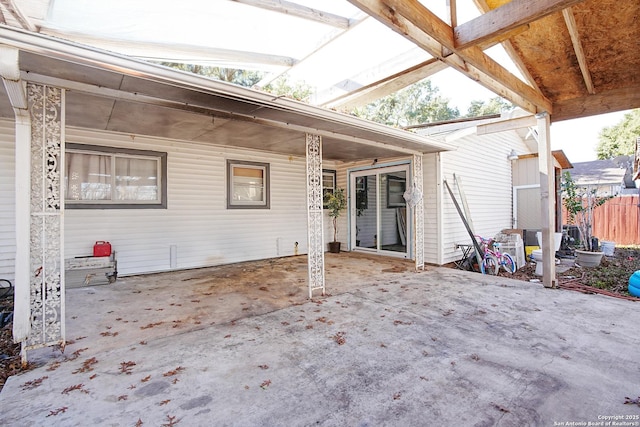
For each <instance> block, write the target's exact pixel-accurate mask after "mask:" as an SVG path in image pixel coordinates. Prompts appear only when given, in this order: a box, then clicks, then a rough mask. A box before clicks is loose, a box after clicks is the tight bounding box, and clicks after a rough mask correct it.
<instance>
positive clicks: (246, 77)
mask: <svg viewBox="0 0 640 427" xmlns="http://www.w3.org/2000/svg"><path fill="white" fill-rule="evenodd" d="M161 64H162V65H164V66H167V67H171V68H175V69H177V70H182V71H188V72H190V73H194V74H200V75H202V76H207V77H211V78H213V79H216V80H221V81H223V82H229V83H234V84H237V85H239V86H244V87H253V86H255V84H256V83H258V82H259V81H260V80H262V77H264V73H262V72H260V71H251V70H239V69H235V68H221V67H207V66H203V65H197V64H182V63H175V62H162V63H161ZM261 89H262V90H264V91H265V92H269V93H273V94H275V95H281V96H286V97H288V98H293V99H296V100H298V101H303V102H309V98H310V97H311V95H312V93H313V91H312V89H311V86H309V85H307V84H306V83H300V82H296V83H293V84H292V83H290V82H289V80H288V79H287V78H286V77H281V78H279V79H277V80H275V81H274V82H272V83H270V84H268V85H267V86H265V87H263V88H261Z"/></svg>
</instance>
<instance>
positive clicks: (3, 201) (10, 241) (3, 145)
mask: <svg viewBox="0 0 640 427" xmlns="http://www.w3.org/2000/svg"><path fill="white" fill-rule="evenodd" d="M14 140H15V126H14V124H13V122H10V121H5V120H0V279H7V280H10V281H11V283H15V268H14V267H15V256H16V253H15V252H16V216H15V209H16V204H15V144H14V142H13V141H14ZM8 142H10V143H8Z"/></svg>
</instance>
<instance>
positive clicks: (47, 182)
mask: <svg viewBox="0 0 640 427" xmlns="http://www.w3.org/2000/svg"><path fill="white" fill-rule="evenodd" d="M27 97H28V100H29V110H30V112H31V177H30V178H31V201H30V211H29V212H28V215H29V218H30V241H18V242H17V243H18V246H19V247H20V246H22V245H30V258H29V279H30V280H29V283H30V285H29V290H30V291H29V296H30V297H29V308H30V314H29V320H30V325H29V326H30V332H29V334H28V336H27V338H26V340H25V341H23V344H22V350H23V361H24V360H25V358H26V351H27V350H30V349H34V348H38V347H44V346H49V345H55V344H64V341H65V328H64V244H63V241H64V237H63V236H64V235H63V210H64V189H63V187H62V181H63V175H62V174H63V169H64V90H63V89H60V88H56V87H50V86H44V85H38V84H31V83H28V84H27ZM22 215H27V212H22Z"/></svg>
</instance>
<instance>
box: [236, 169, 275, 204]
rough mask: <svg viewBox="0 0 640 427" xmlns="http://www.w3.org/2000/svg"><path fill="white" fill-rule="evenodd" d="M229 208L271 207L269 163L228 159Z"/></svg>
mask: <svg viewBox="0 0 640 427" xmlns="http://www.w3.org/2000/svg"><path fill="white" fill-rule="evenodd" d="M227 195H228V196H227V208H228V209H269V207H270V198H269V164H268V163H258V162H248V161H243V160H227Z"/></svg>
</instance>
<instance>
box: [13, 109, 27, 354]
mask: <svg viewBox="0 0 640 427" xmlns="http://www.w3.org/2000/svg"><path fill="white" fill-rule="evenodd" d="M15 159H16V172H15V178H16V186H15V192H16V194H15V201H16V261H15V262H16V266H15V269H16V273H15V274H16V276H15V287H14V289H15V291H14V296H13V298H14V299H13V301H14V307H13V340H14V341H15V342H23V341H25V340H26V339H27V337H28V336H29V334H30V332H31V321H30V320H29V318H30V314H31V309H30V297H29V295H30V283H31V279H30V273H29V271H30V269H31V266H30V261H29V260H30V257H31V245H30V244H29V242H30V240H31V237H30V236H31V120H30V117H29V112H28V111H27V110H24V112H23V114H16V142H15ZM25 362H26V361H25Z"/></svg>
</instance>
